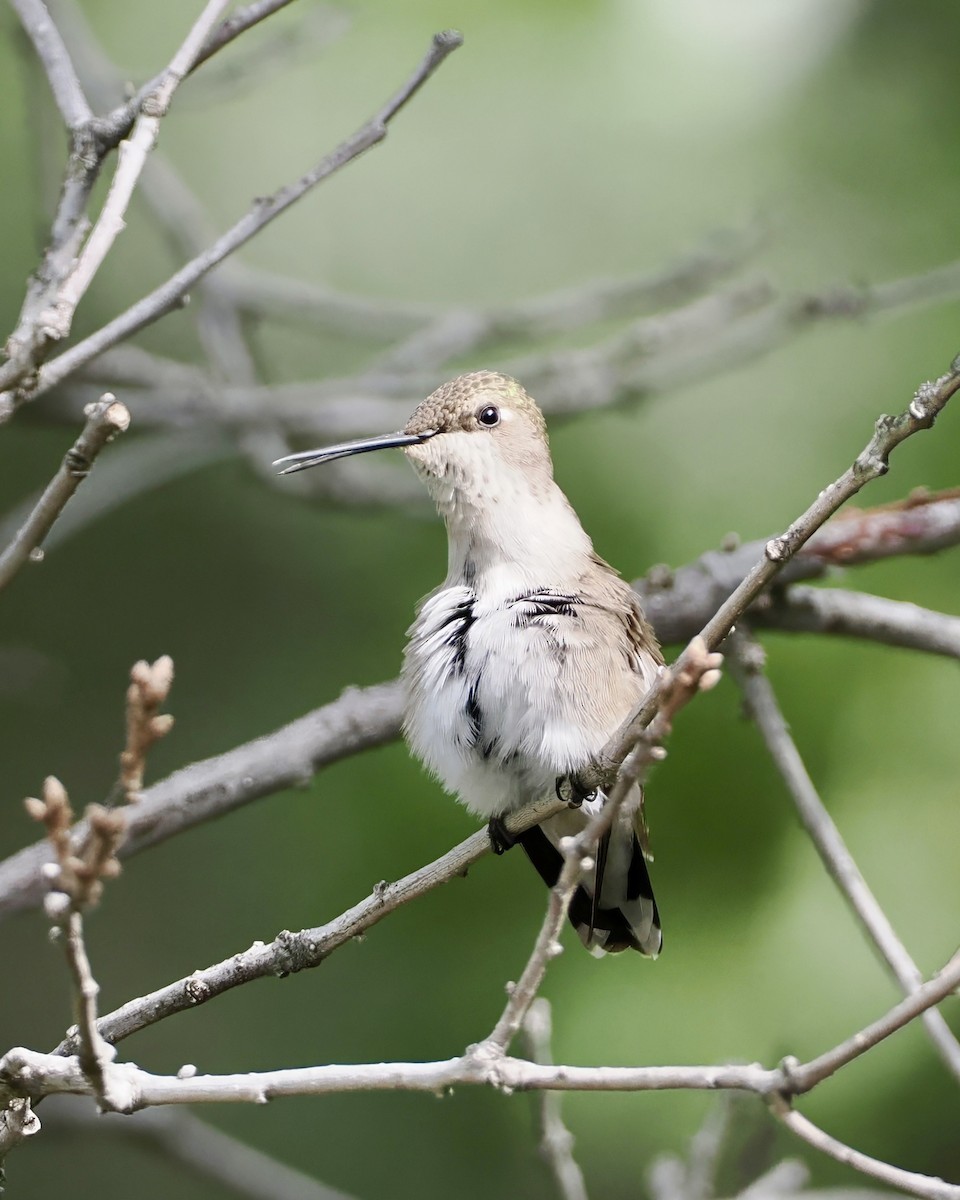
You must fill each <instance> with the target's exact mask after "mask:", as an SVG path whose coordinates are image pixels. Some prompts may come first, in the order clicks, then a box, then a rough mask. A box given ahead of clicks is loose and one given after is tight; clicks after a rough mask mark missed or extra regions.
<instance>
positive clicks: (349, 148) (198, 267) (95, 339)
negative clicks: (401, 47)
mask: <svg viewBox="0 0 960 1200" xmlns="http://www.w3.org/2000/svg"><path fill="white" fill-rule="evenodd" d="M462 42H463V39H462V38H461V36H460V34H458V33H455V32H453V31H449V30H448V31H446V32H444V33H438V34H436V35H435V37H434V39H433V42H432V44H431V47H430V50H429V51H428V52H427V54H426V56H425V57H424V59H423V61H422V62H421V63H420V65H419V66H418V67H417V69H416V70H415V71H414V73H413V74H412V75H411V76H410V78H409V79H408V80H407V82H406V83H405V84H404V85H403V87H402V88H401V89H400V90H399V91H398V92H397V93H396V94H395V95H394V96H392V97H391V98H390V99H389V100H388V101H387V103H386V104H385V105H383V107H382V108H381V109H380V110H379V112H377V113H376V115H375V116H373V117H372V118H371V119H370V120H369V121H367V122H366V123H365V124H364V125H362V126H361V127H360V128H359V129H358V130H357V131H356V133H354V134H353V135H351V136H350V137H349V138H347V139H346V141H344V142H342V143H341V144H340V145H339V146H338V147H337V148H336V150H334V151H333V152H332V153H331V154H328V155H327V156H326V157H324V158H323V159H322V160H321V161H320V162H319V163H318V164H317V166H316V167H314V168H313V170H311V171H309V172H307V174H306V175H304V176H303V177H302V178H301V179H299V180H298V181H297V182H296V183H293V184H289V185H288V186H287V187H284V188H281V190H280V191H278V192H276V193H274V195H273V196H269V197H266V198H263V199H260V200H257V201H256V203H255V204H254V206H253V208H252V209H251V210H250V212H248V213H247V215H246V216H244V217H241V219H240V220H239V221H238V222H237V223H236V224H235V225H234V226H233V227H232V228H231V229H229V230H228V231H227V232H226V233H225V234H223V235H222V236H221V237H220V238H219V239H218V240H217V241H216V242H215V243H214V244H213V245H212V246H210V247H209V249H207V250H206V251H205V252H204V253H203V254H200V255H198V256H197V257H196V258H195V259H193V261H192V262H189V263H187V264H186V266H184V267H182V268H181V269H180V270H179V271H177V272H176V274H174V275H173V276H171V278H170V279H168V280H167V282H166V283H164V284H161V285H160V287H158V288H155V289H154V291H152V292H151V293H150V294H149V295H147V296H145V297H144V298H143V299H142V300H139V301H137V302H136V303H135V304H133V305H131V307H130V308H128V309H127V310H126V312H124V313H122V314H121V315H120V316H119V317H116V318H115V319H114V320H112V321H110V322H108V323H107V324H106V325H104V326H103V327H102V328H101V329H99V330H97V331H96V332H95V333H93V334H91V335H90V336H89V337H87V338H84V339H83V340H82V341H81V342H78V343H77V345H75V346H72V347H71V348H70V349H69V350H66V351H64V352H63V353H62V354H60V355H58V356H57V357H56V358H54V359H52V360H51V361H50V362H48V363H46V364H44V366H42V367H40V368H39V370H38V371H37V373H36V377H35V381H34V383H33V385H32V386H31V388H30V390H29V393H17V394H15V395H13V394H11V395H10V396H8V397H7V399H8V402H9V404H10V405H12V406H13V407H16V406H18V405H19V404H21V403H25V402H26V401H28V400H34V399H36V398H37V397H38V396H40V395H42V394H43V393H44V392H46V391H49V389H50V388H51V387H53V386H54V385H55V384H58V383H60V382H62V381H63V380H64V379H66V378H67V377H68V376H69V375H71V374H73V372H74V371H76V370H78V369H79V367H81V366H83V365H84V364H85V363H87V362H89V361H90V360H91V359H92V358H95V357H96V356H97V355H98V354H101V353H102V352H103V351H104V350H106V349H108V348H109V347H111V346H114V345H116V343H117V342H119V341H122V340H123V339H124V338H127V337H129V336H130V335H131V334H133V333H136V332H137V331H138V330H140V329H142V328H143V327H144V326H145V325H149V324H150V323H151V322H153V321H155V320H157V319H158V318H159V317H161V316H163V315H165V314H166V313H168V312H170V311H171V309H173V308H175V307H176V306H177V305H178V304H179V303H180V302H181V301H182V299H183V297H184V295H185V294H186V293H187V292H188V291H189V289H190V288H191V287H193V286H194V284H196V283H197V282H198V281H199V280H200V279H202V278H203V277H204V276H205V275H206V274H207V272H208V271H211V270H212V269H213V268H214V267H215V266H216V265H217V264H218V263H220V262H222V261H223V259H224V258H226V257H227V256H228V255H229V254H232V253H233V252H234V251H236V250H237V249H239V247H240V246H242V245H244V244H245V243H246V242H248V241H249V240H250V239H251V238H252V237H254V236H255V235H256V234H258V233H259V232H260V230H261V229H263V228H264V227H265V226H266V225H268V224H269V223H270V222H271V221H272V220H273V219H274V218H275V217H278V216H279V215H280V214H281V213H283V212H285V211H286V210H287V209H288V208H289V207H290V206H291V205H292V204H294V203H295V202H296V201H297V200H299V199H300V198H301V197H302V196H304V195H306V193H307V192H308V191H310V189H311V188H313V187H315V186H316V185H317V184H318V183H321V182H322V181H323V180H325V179H328V178H329V177H330V176H331V175H333V174H335V173H336V172H337V171H339V170H341V169H342V168H343V167H345V166H346V165H347V164H348V163H350V162H352V161H353V160H354V159H356V158H358V157H359V156H360V155H361V154H362V153H363V152H364V151H365V150H369V149H370V148H371V147H372V146H375V145H377V144H378V143H379V142H382V141H383V139H384V138H385V137H386V136H387V131H388V128H389V125H390V122H391V121H392V120H393V118H394V117H395V116H396V115H397V113H399V112H400V110H401V109H402V108H403V106H404V105H405V104H406V103H407V101H409V100H410V99H411V98H412V97H413V96H414V95H416V93H417V92H418V91H419V90H420V88H421V87H422V86H423V85H424V84H425V83H426V82H427V80H428V79H429V78H430V77H431V76H432V75H433V74H434V72H435V71H436V70H437V69H438V67H439V66H440V65H441V63H442V62H443V61H444V60H445V59H446V58H447V56H448V55H449V54H450V53H452V51H454V50H456V49H457V47H458V46H460V45H462ZM2 400H3V397H2V396H0V401H2ZM8 415H9V414H8ZM2 419H4V413H3V411H2V410H0V420H2Z"/></svg>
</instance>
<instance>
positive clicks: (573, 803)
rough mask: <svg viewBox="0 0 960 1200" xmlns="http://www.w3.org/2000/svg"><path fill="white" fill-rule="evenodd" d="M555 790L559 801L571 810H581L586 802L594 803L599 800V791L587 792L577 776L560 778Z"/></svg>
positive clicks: (592, 789)
mask: <svg viewBox="0 0 960 1200" xmlns="http://www.w3.org/2000/svg"><path fill="white" fill-rule="evenodd" d="M553 790H554V791H555V792H556V793H557V799H558V800H560V801H562V802H563V803H564V804H566V805H568V806H569V807H570V808H580V807H581V806H582V805H583V803H584V801H585V800H586V801H593V800H596V798H597V789H596V788H590V790H589V791H585V790H584V789H583V788H582V787H581V786H580V782H579V780H578V779H577V777H576V776H575V775H560V776H558V778H557V781H556V783H555V784H554V788H553Z"/></svg>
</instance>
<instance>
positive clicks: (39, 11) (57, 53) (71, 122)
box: [10, 0, 93, 132]
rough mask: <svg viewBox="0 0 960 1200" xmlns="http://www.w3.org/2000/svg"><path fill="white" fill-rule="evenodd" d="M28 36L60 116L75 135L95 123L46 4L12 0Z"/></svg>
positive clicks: (29, 0)
mask: <svg viewBox="0 0 960 1200" xmlns="http://www.w3.org/2000/svg"><path fill="white" fill-rule="evenodd" d="M10 3H11V6H12V7H13V10H14V12H16V14H17V16H18V17H19V18H20V24H21V25H22V26H23V28H24V32H25V33H26V35H27V37H29V39H30V41H31V42H32V43H33V48H34V50H36V52H37V58H39V60H40V63H41V65H42V66H43V69H44V72H45V74H46V76H47V79H48V81H49V83H50V91H51V92H52V93H53V98H54V100H55V101H56V105H57V108H58V109H59V110H60V115H61V116H62V117H63V122H64V124H65V125H66V127H67V129H68V130H70V131H71V132H73V131H75V130H78V129H80V128H81V127H82V126H84V125H86V124H87V123H88V122H90V121H92V120H93V110H92V109H91V108H90V105H89V103H88V102H87V98H86V96H85V95H84V93H83V88H82V87H81V86H80V80H79V79H78V78H77V72H76V70H75V69H74V66H73V62H72V61H71V58H70V52H69V51H68V50H67V47H66V43H65V42H64V40H63V38H62V37H61V35H60V31H59V30H58V29H57V27H56V25H55V24H54V23H53V21H52V20H51V19H50V14H49V12H48V11H47V8H46V5H45V4H44V3H43V0H10Z"/></svg>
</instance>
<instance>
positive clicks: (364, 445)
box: [273, 429, 437, 475]
mask: <svg viewBox="0 0 960 1200" xmlns="http://www.w3.org/2000/svg"><path fill="white" fill-rule="evenodd" d="M436 432H437V431H436V430H435V429H428V430H427V431H426V432H425V433H382V434H381V435H380V436H379V437H370V438H359V439H358V440H357V441H355V442H341V443H340V445H339V446H327V448H326V449H325V450H301V451H300V453H299V454H288V455H287V456H286V458H278V459H277V461H276V462H275V463H274V464H273V465H274V466H275V467H280V468H282V469H281V470H280V471H278V472H277V474H279V475H292V474H293V473H294V471H305V470H306V469H307V467H319V466H320V464H321V463H327V462H333V460H334V459H335V458H348V457H349V456H350V455H351V454H366V453H367V452H368V451H369V450H387V449H389V448H390V447H392V446H418V445H419V444H420V443H421V442H425V441H427V440H428V439H429V438H432V437H433V436H434V434H435V433H436Z"/></svg>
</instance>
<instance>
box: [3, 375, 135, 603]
mask: <svg viewBox="0 0 960 1200" xmlns="http://www.w3.org/2000/svg"><path fill="white" fill-rule="evenodd" d="M86 415H87V423H86V425H85V426H84V427H83V432H82V433H81V434H80V436H79V437H78V438H77V440H76V441H75V442H74V444H73V445H72V446H71V447H70V449H69V450H68V451H67V453H66V454H65V455H64V457H63V462H62V463H61V464H60V470H59V471H58V472H57V473H56V475H54V477H53V479H52V480H51V481H50V483H49V484H48V485H47V487H46V489H45V490H44V492H43V495H42V496H41V497H40V499H39V500H38V501H37V503H36V505H35V506H34V508H33V510H32V511H31V512H30V514H29V515H28V516H27V518H26V520H25V521H24V522H23V524H22V525H21V527H20V529H19V530H18V531H17V533H16V536H15V537H14V539H13V541H12V542H11V543H10V545H9V546H7V548H6V549H5V550H4V551H3V553H2V554H0V591H2V589H3V588H5V587H6V586H7V584H9V583H10V582H11V581H12V579H13V578H14V576H15V575H16V574H17V572H18V571H19V570H20V568H21V567H22V566H23V564H24V563H25V562H27V561H28V560H29V559H30V558H31V556H33V555H35V554H37V552H38V549H39V546H40V543H41V542H42V541H43V539H44V538H45V537H46V536H47V534H48V533H49V532H50V529H51V528H52V526H53V523H54V522H55V521H56V519H57V517H58V516H59V515H60V513H61V512H62V511H63V508H64V505H65V504H66V503H67V501H68V500H69V499H70V497H71V496H72V495H73V493H74V492H75V491H76V490H77V488H78V487H79V486H80V484H81V483H82V482H83V481H84V479H86V477H87V476H88V475H89V474H90V469H91V468H92V466H93V464H94V461H95V460H96V457H97V455H98V454H99V453H100V451H101V450H102V449H103V448H104V446H105V445H106V444H107V442H109V441H110V439H111V438H113V437H115V436H116V435H117V434H118V433H123V432H124V431H125V430H126V429H127V428H128V426H129V424H130V414H129V413H128V412H127V410H126V407H125V406H124V405H123V404H121V403H120V401H119V400H117V399H116V397H114V396H111V395H110V393H109V392H107V393H106V394H105V395H104V396H103V397H102V398H101V399H100V400H99V401H98V402H97V403H96V404H90V405H88V406H87V409H86Z"/></svg>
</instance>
